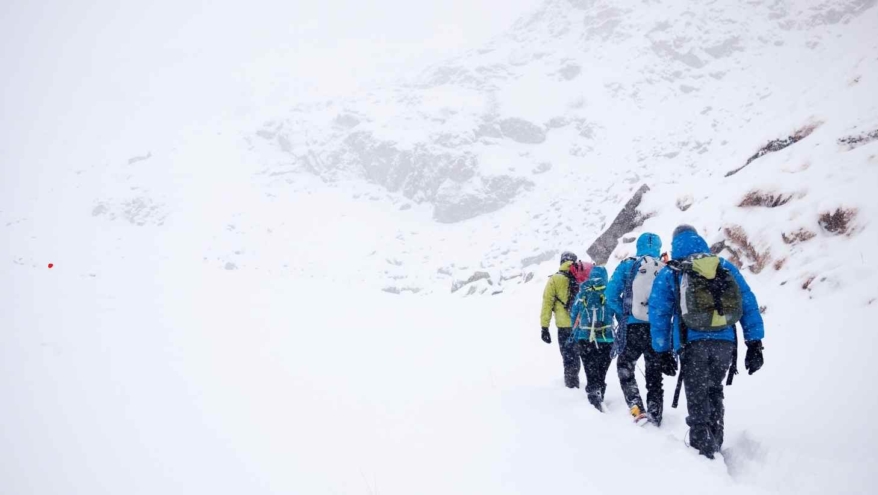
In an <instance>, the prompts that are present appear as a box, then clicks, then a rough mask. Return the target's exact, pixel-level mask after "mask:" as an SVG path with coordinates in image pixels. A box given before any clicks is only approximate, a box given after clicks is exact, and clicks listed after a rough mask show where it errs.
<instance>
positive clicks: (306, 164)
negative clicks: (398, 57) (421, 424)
mask: <svg viewBox="0 0 878 495" xmlns="http://www.w3.org/2000/svg"><path fill="white" fill-rule="evenodd" d="M874 6H875V2H871V1H837V2H826V1H810V2H748V3H747V4H746V5H740V4H737V3H734V2H714V3H710V4H693V3H688V2H685V3H684V2H646V3H644V2H633V1H632V2H601V1H587V2H573V1H566V0H553V1H548V2H546V3H544V4H543V5H542V7H540V8H539V9H537V10H536V11H535V12H534V13H533V14H531V15H529V16H526V17H525V18H523V19H521V20H520V21H519V22H518V23H517V24H516V25H515V26H514V28H513V29H512V30H511V31H510V32H509V33H507V34H506V35H504V36H501V37H499V38H498V39H496V40H494V41H493V42H492V43H490V44H489V45H487V46H485V47H482V48H480V49H476V50H473V51H471V52H469V53H466V54H464V55H462V56H461V57H459V58H457V59H454V60H449V61H447V62H445V63H443V64H440V65H437V66H435V67H433V68H431V69H429V70H427V71H426V72H425V73H423V74H421V75H420V76H418V77H415V78H414V79H413V80H411V81H408V82H405V83H402V84H400V85H399V86H397V87H393V88H385V89H384V90H380V91H375V92H372V93H369V94H365V95H359V96H356V97H352V98H351V99H349V100H346V101H334V102H326V103H325V104H322V105H311V106H300V107H297V108H296V109H294V110H293V111H292V112H291V113H290V114H289V115H288V116H285V117H281V118H278V119H275V120H273V121H272V122H271V123H269V124H266V126H265V127H264V128H263V129H262V130H260V131H258V132H257V133H256V135H258V136H259V137H258V138H254V147H255V149H258V150H264V149H265V147H264V145H265V143H270V145H271V146H272V147H273V148H274V149H275V152H276V153H275V156H276V158H270V159H269V160H268V161H269V166H268V168H267V170H268V171H270V170H273V169H274V170H284V171H290V172H304V173H309V174H314V175H317V176H319V177H320V178H321V179H322V180H324V181H327V182H329V183H333V182H335V181H338V180H350V179H365V180H367V181H369V182H371V183H373V184H376V185H378V186H380V187H382V188H384V189H386V190H387V191H389V192H390V193H391V194H392V195H394V196H396V195H398V196H397V197H399V198H400V199H399V200H398V201H402V203H403V204H405V199H408V200H410V201H411V202H413V203H414V204H419V203H420V204H425V205H429V206H430V208H431V209H432V217H433V219H435V220H437V221H439V222H460V221H463V220H467V219H471V220H469V221H468V222H464V223H461V224H460V228H459V230H458V232H460V234H459V237H458V236H455V237H457V238H458V239H461V241H458V246H456V248H457V249H456V251H457V252H455V253H453V254H451V253H447V254H446V252H444V251H446V249H444V248H443V247H441V246H440V247H438V249H437V247H436V246H435V245H434V246H430V247H429V248H428V249H429V255H430V258H431V261H432V262H434V263H435V262H436V260H437V259H438V260H441V261H440V262H445V263H455V264H456V265H472V264H473V263H477V264H478V265H479V266H477V267H475V268H474V267H471V266H470V267H467V268H466V269H465V270H460V271H459V273H456V270H455V268H456V267H449V268H447V269H446V270H445V271H444V272H445V273H452V272H455V276H456V277H457V278H458V279H462V280H466V279H469V278H472V277H473V276H475V272H476V271H483V272H485V273H487V272H490V271H492V270H498V271H500V272H501V274H499V275H496V276H495V277H494V278H493V280H492V284H491V285H488V281H487V280H488V279H487V278H486V277H484V276H482V278H483V279H484V280H485V281H484V282H482V283H483V284H484V286H483V287H481V288H480V289H478V292H496V291H497V289H498V288H497V284H500V283H501V279H508V278H511V277H516V275H517V273H516V272H517V271H519V272H520V271H521V269H522V268H523V267H522V266H521V265H522V263H521V261H522V260H526V259H528V258H531V257H532V256H540V255H541V253H545V254H544V255H543V256H544V257H546V256H548V253H552V252H556V251H558V250H559V249H561V248H562V247H568V246H570V247H576V248H577V249H578V250H580V251H584V249H585V247H587V245H588V244H589V243H590V242H591V241H592V240H594V238H596V237H597V235H598V234H599V233H600V232H601V230H602V229H603V228H604V226H605V224H607V223H608V222H609V221H610V220H612V218H613V217H614V216H615V214H616V212H617V211H618V208H620V207H621V204H623V203H624V202H625V201H626V200H627V199H628V197H630V195H631V194H632V193H633V191H634V190H635V189H636V188H637V187H639V186H640V185H641V184H646V185H648V186H649V187H651V188H652V191H653V192H651V193H650V194H649V195H648V197H647V205H651V206H650V207H651V208H653V209H654V210H655V211H654V216H653V218H652V219H651V220H650V221H648V222H647V223H646V224H645V225H644V227H643V228H651V229H657V228H658V227H659V226H661V227H662V228H664V229H666V230H665V231H667V229H668V227H667V226H668V225H670V224H671V223H673V222H677V221H689V222H693V223H696V224H698V223H699V222H700V225H698V226H699V228H702V229H705V231H707V229H710V230H711V231H713V229H716V232H717V234H716V235H715V236H714V237H715V239H713V241H715V242H717V243H719V242H723V241H726V240H727V241H728V242H727V245H728V246H729V248H730V249H732V250H734V253H737V254H734V253H732V252H730V251H727V252H726V254H727V255H730V256H732V257H735V258H736V259H740V260H741V262H742V263H744V264H748V265H750V264H753V263H754V262H755V263H757V264H758V265H768V264H770V263H769V258H770V259H771V262H773V263H775V264H777V266H778V267H779V268H778V270H782V269H783V268H784V266H785V265H786V261H785V260H786V259H788V258H790V257H796V256H802V255H801V254H797V253H801V251H802V250H805V251H808V250H809V249H808V248H807V247H806V246H807V243H805V244H801V245H799V244H800V243H799V242H784V241H783V240H782V239H783V237H782V236H781V234H784V235H786V236H787V237H789V235H794V234H791V233H794V232H798V231H800V230H802V231H805V232H808V233H809V234H805V236H806V237H807V236H810V235H811V234H814V235H817V234H823V235H826V236H829V237H831V236H832V235H833V234H834V233H832V232H828V231H826V230H825V229H821V227H820V220H819V217H820V216H821V215H826V214H830V215H831V214H834V212H835V211H853V210H857V212H858V213H857V214H856V216H857V218H858V219H859V220H857V221H858V222H860V223H861V224H862V223H863V222H866V219H867V218H869V216H870V213H871V210H870V208H869V205H868V201H867V198H866V197H865V196H864V195H865V191H864V189H863V188H862V187H857V184H862V183H863V181H862V180H857V179H856V178H857V177H860V178H861V179H863V178H865V177H862V175H861V174H866V175H867V176H868V178H870V179H871V178H874V168H873V167H871V166H870V165H869V164H870V163H874V160H875V158H874V154H875V151H874V144H873V145H869V144H864V145H863V146H862V147H861V148H856V149H850V147H848V146H845V145H844V140H845V139H847V137H848V136H849V135H859V134H863V135H865V136H867V135H868V133H869V132H874V130H875V129H878V120H876V117H875V115H876V114H878V111H876V110H878V107H876V98H875V96H874V94H875V91H874V88H875V87H876V86H875V85H876V83H878V82H876V60H875V57H874V56H869V53H875V51H876V49H878V40H876V37H875V36H874V32H875V28H876V26H878V20H876V19H878V13H876V12H878V10H876V9H874V8H872V7H874ZM804 128H808V129H812V128H813V129H816V130H815V131H814V133H813V135H809V136H808V137H807V138H805V139H803V140H802V141H801V142H796V143H795V144H794V145H793V146H790V147H789V148H787V149H783V150H781V151H778V152H776V153H775V154H773V155H766V156H760V157H759V158H758V160H755V161H754V162H753V164H752V165H750V167H749V168H747V169H745V170H743V171H742V172H741V173H739V174H737V175H735V176H730V177H728V178H726V177H725V175H726V174H727V173H729V172H731V171H733V170H736V169H738V168H739V167H742V166H744V165H745V163H747V159H748V157H751V156H753V155H754V153H757V151H758V150H760V149H761V148H762V147H764V146H765V145H766V143H770V142H772V141H781V140H785V139H787V138H789V137H790V136H794V135H796V133H797V132H799V131H800V130H801V129H804ZM864 133H865V134H864ZM266 140H267V141H266ZM263 153H269V152H268V151H263ZM266 156H268V155H266ZM760 191H762V192H765V193H767V194H771V193H773V192H776V193H777V194H782V195H792V196H794V197H795V198H796V201H793V202H792V203H791V204H790V205H788V206H787V205H784V206H781V207H779V208H777V209H769V208H759V207H753V206H750V207H748V206H746V205H745V206H739V205H740V204H741V203H742V201H744V198H745V197H746V196H747V195H748V194H751V193H754V194H756V193H758V192H760ZM840 191H845V193H844V194H843V195H840V194H839V192H840ZM834 198H837V199H836V200H835V201H833V199H834ZM841 198H844V200H843V201H842V200H841ZM676 202H680V203H681V204H685V205H686V211H685V212H683V211H678V210H677V209H676V208H675V207H674V206H673V205H674V203H676ZM406 208H408V206H406ZM802 209H808V210H809V211H808V213H807V214H806V213H803V212H802V211H801V210H802ZM498 210H499V211H498ZM491 212H494V213H491ZM756 212H758V213H756ZM489 213H491V214H490V215H488V214H489ZM787 213H788V214H789V216H787ZM402 215H406V213H403V214H402ZM757 219H758V220H757ZM766 222H767V225H765V226H763V223H766ZM788 224H789V225H788ZM494 225H502V227H499V230H500V231H499V232H497V235H496V236H495V237H494V242H493V243H491V245H490V246H476V245H472V246H464V245H463V244H466V242H465V241H463V240H462V239H469V238H472V236H473V234H474V233H476V232H484V230H485V229H494ZM671 228H672V227H671ZM739 228H740V229H743V231H744V232H747V233H748V243H750V244H751V246H750V247H742V246H738V247H737V248H735V247H734V244H735V241H734V240H732V239H730V238H732V237H738V238H740V237H741V234H740V233H739V234H738V235H730V233H734V232H738V231H739V230H738V229H739ZM861 230H862V228H859V229H856V232H860V231H861ZM848 234H850V233H848ZM851 235H854V234H851ZM739 244H741V243H739ZM769 245H770V246H771V248H769V247H768V246H769ZM409 249H411V248H410V247H409ZM815 250H816V248H815ZM461 251H464V254H459V253H460V252H461ZM628 251H629V250H628V249H627V247H626V246H624V245H623V246H622V247H620V248H619V252H618V254H617V257H622V256H624V255H626V254H627V253H628ZM765 252H771V254H770V255H765V256H761V255H760V254H758V253H765ZM759 257H762V259H761V261H760V260H755V259H753V258H759ZM461 258H464V260H466V261H464V260H461ZM445 263H443V264H445ZM523 264H525V265H526V264H527V263H526V262H525V263H523ZM796 265H797V264H796V263H791V264H790V265H786V266H787V268H790V267H793V266H796ZM763 268H764V267H762V266H760V267H759V270H757V271H761V270H762V269H763ZM796 269H797V268H796ZM438 275H439V276H440V277H441V276H442V273H440V274H438ZM524 275H525V276H526V274H524ZM797 276H798V275H797ZM801 276H806V275H801ZM412 277H414V278H419V279H421V280H420V281H418V282H416V283H414V284H415V285H424V284H425V283H426V284H429V282H428V281H425V280H423V279H424V277H423V276H421V277H417V276H414V275H412V274H411V272H410V271H409V275H408V277H407V278H412ZM523 278H524V277H522V278H517V279H518V280H521V279H523Z"/></svg>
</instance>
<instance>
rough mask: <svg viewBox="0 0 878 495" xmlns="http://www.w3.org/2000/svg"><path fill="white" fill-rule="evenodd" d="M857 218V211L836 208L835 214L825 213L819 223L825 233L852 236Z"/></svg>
mask: <svg viewBox="0 0 878 495" xmlns="http://www.w3.org/2000/svg"><path fill="white" fill-rule="evenodd" d="M856 216H857V210H855V209H851V208H836V210H835V211H834V212H828V211H827V212H823V213H822V214H821V215H820V220H819V221H818V223H819V224H820V227H821V228H822V229H823V230H824V231H826V232H828V233H830V234H835V235H843V234H848V235H850V234H852V233H853V232H854V231H855V229H854V228H852V224H853V220H854V218H856Z"/></svg>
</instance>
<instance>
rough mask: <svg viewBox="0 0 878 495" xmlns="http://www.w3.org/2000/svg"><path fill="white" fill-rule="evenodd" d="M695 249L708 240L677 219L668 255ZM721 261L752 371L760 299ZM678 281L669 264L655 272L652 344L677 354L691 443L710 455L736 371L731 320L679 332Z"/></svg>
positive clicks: (759, 333) (704, 250) (703, 248)
mask: <svg viewBox="0 0 878 495" xmlns="http://www.w3.org/2000/svg"><path fill="white" fill-rule="evenodd" d="M695 254H710V250H709V248H708V246H707V242H705V240H704V239H703V238H702V237H701V236H700V235H698V233H697V232H696V230H695V228H693V227H692V226H690V225H680V226H679V227H677V228H676V229H675V230H674V235H673V239H672V241H671V257H672V259H673V260H676V261H681V260H685V259H687V258H690V257H691V256H692V255H695ZM672 263H673V261H672ZM719 266H720V267H722V268H723V269H725V270H727V271H728V272H729V273H730V274H731V275H732V276H733V277H734V280H735V282H737V284H738V286H739V287H740V291H741V306H742V309H743V313H742V316H741V319H740V321H739V323H740V324H741V327H742V328H743V334H744V341H745V342H746V345H747V355H746V357H745V359H744V366H745V368H746V369H747V370H748V371H749V372H750V374H751V375H752V374H753V373H755V372H756V371H757V370H759V369H760V368H761V367H762V365H763V362H764V360H763V356H762V338H763V336H764V333H765V331H764V328H763V323H762V315H761V314H760V313H759V304H758V303H757V302H756V296H755V295H754V294H753V291H751V290H750V286H749V285H747V282H746V281H745V280H744V277H743V276H742V275H741V272H740V271H738V268H737V267H736V266H735V265H733V264H732V263H730V262H729V261H727V260H725V259H723V258H719ZM680 281H681V274H680V272H678V271H675V270H673V269H672V267H671V266H668V267H665V268H663V269H662V271H661V272H659V275H658V277H657V278H656V279H655V282H654V283H653V287H652V294H651V296H650V299H649V323H650V331H651V333H652V347H653V349H654V350H655V351H656V352H658V353H664V355H669V353H671V352H675V353H676V354H677V355H678V356H679V357H680V366H681V368H680V374H681V378H682V380H683V385H684V388H685V389H686V402H687V405H688V413H689V416H688V417H687V418H686V423H687V424H688V425H689V427H690V430H689V444H690V446H692V447H693V448H695V449H697V450H698V451H699V453H700V454H701V455H704V456H706V457H708V458H711V459H713V456H714V453H716V452H718V451H719V450H720V448H721V447H722V443H723V425H724V417H723V416H724V408H723V377H725V375H726V372H727V371H730V367H731V368H733V369H732V371H730V373H735V372H736V370H734V362H733V360H734V357H735V356H737V350H736V349H737V337H736V334H735V326H734V325H732V326H729V327H726V328H724V329H719V330H718V331H710V332H702V331H696V330H692V329H688V328H683V330H684V331H683V332H681V320H682V316H681V312H680V303H679V302H678V301H679V300H680V293H679V287H680ZM681 333H682V334H683V338H682V339H681Z"/></svg>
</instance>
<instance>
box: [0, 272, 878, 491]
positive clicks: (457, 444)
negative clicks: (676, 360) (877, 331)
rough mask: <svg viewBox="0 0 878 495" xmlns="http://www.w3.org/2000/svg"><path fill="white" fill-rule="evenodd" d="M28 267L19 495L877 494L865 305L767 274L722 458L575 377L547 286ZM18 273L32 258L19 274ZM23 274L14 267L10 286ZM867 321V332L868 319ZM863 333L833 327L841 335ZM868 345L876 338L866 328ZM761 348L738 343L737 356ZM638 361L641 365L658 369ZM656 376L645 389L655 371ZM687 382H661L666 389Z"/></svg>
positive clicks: (10, 468) (17, 430)
mask: <svg viewBox="0 0 878 495" xmlns="http://www.w3.org/2000/svg"><path fill="white" fill-rule="evenodd" d="M59 268H60V269H53V270H47V269H45V268H43V269H40V270H33V271H32V273H31V275H32V277H33V278H32V283H33V285H32V287H31V288H30V289H31V290H29V291H16V292H14V293H13V294H12V300H11V301H10V302H11V304H12V307H13V308H15V311H14V312H13V317H14V319H13V321H12V325H11V327H9V328H7V330H6V331H5V332H3V333H2V336H0V339H2V341H0V349H2V351H0V352H2V358H0V370H2V372H0V390H2V393H3V397H4V404H5V405H4V407H3V409H2V418H3V421H2V423H3V424H4V425H5V427H4V429H3V430H2V436H0V453H2V457H3V459H2V468H0V471H2V476H0V479H2V480H3V482H2V485H3V487H4V488H3V491H4V492H5V493H39V494H48V493H82V494H98V493H107V494H110V493H129V494H134V493H144V494H146V493H193V492H199V493H200V492H211V493H370V494H374V493H382V494H391V493H400V494H402V493H552V492H555V491H569V490H571V489H576V490H583V491H587V492H590V493H611V492H615V491H618V490H620V489H623V488H622V487H625V486H629V487H630V488H629V489H632V490H645V489H647V488H648V487H649V486H650V485H649V484H648V483H650V482H652V483H654V485H652V486H653V488H650V490H651V491H654V492H656V493H704V492H705V490H707V491H709V492H711V493H795V494H801V493H832V492H843V493H871V491H872V486H873V485H874V483H875V481H876V475H875V472H874V470H873V467H874V466H875V462H876V455H875V453H874V450H873V449H872V446H873V445H874V444H875V440H876V438H875V430H874V428H873V427H872V426H870V425H869V423H868V422H866V421H864V412H865V411H871V410H874V409H875V407H876V395H875V394H874V393H872V392H873V387H872V385H871V384H870V379H871V378H872V377H873V376H874V372H873V370H872V369H871V365H870V356H871V350H872V349H874V348H875V346H876V344H878V342H876V337H875V336H874V334H873V333H872V332H861V331H860V328H858V327H859V324H862V323H863V322H865V321H867V320H866V317H867V313H866V310H868V309H869V308H866V309H864V310H863V311H860V312H856V311H852V312H849V314H848V315H846V316H845V317H844V318H843V319H840V318H839V317H838V315H837V313H836V312H833V311H827V310H826V308H827V307H829V308H831V307H838V305H841V304H843V301H842V300H841V299H842V298H840V297H839V298H833V297H827V298H826V299H824V300H823V301H821V303H820V304H819V305H814V306H804V305H802V304H801V303H800V302H799V301H798V300H797V299H796V297H795V295H794V294H791V293H795V292H796V291H798V290H799V289H794V288H780V289H779V290H768V288H767V287H760V285H759V284H758V283H757V284H756V287H755V289H756V291H757V295H758V296H759V297H760V302H761V303H763V304H767V305H768V306H769V308H770V309H769V311H768V313H767V314H766V327H767V337H766V341H765V342H766V366H765V368H764V369H763V370H761V371H760V372H759V373H757V374H756V375H753V376H746V375H742V376H739V377H738V378H737V379H736V381H735V385H734V386H733V387H731V388H728V389H727V393H726V397H727V400H726V403H727V408H728V410H727V447H728V448H729V449H730V451H729V452H730V453H729V454H728V455H727V456H726V459H725V464H723V461H721V460H717V461H715V462H711V461H707V460H705V459H704V458H700V457H699V456H698V455H697V454H696V453H695V452H694V451H693V450H690V449H687V448H686V447H685V446H684V445H683V442H682V438H683V435H684V433H685V423H684V417H685V415H684V413H683V411H684V410H685V409H682V408H683V407H685V401H684V402H683V404H681V409H679V410H670V408H669V404H668V406H666V407H668V408H669V409H668V412H667V413H666V422H665V425H664V426H663V427H662V428H661V429H657V430H656V429H641V428H638V427H636V426H634V425H632V424H631V423H630V421H629V419H628V417H627V412H626V410H625V409H626V408H625V405H624V403H623V400H622V395H621V391H620V390H619V386H618V380H617V379H616V376H615V367H613V368H611V373H610V375H609V384H610V386H609V390H608V401H609V413H608V414H605V415H601V414H599V413H598V412H596V411H595V410H593V409H592V408H591V406H589V405H588V403H587V401H586V399H585V395H584V393H583V392H582V391H570V390H567V389H565V388H564V387H563V384H562V380H561V372H560V371H561V365H560V357H559V355H558V351H557V347H556V344H555V343H553V345H552V346H551V347H550V346H547V345H545V344H543V343H542V342H541V341H540V340H539V336H538V328H537V327H538V325H536V322H537V314H538V311H539V298H540V291H541V287H539V286H538V284H528V285H524V286H522V287H521V289H520V290H518V291H517V292H515V293H514V294H507V295H504V296H500V297H495V298H474V299H467V300H459V299H455V298H451V297H446V296H432V297H429V298H423V297H413V296H409V297H400V296H395V295H390V294H383V293H380V292H378V293H376V292H375V291H374V289H371V288H361V287H359V286H357V285H351V286H348V287H344V288H343V289H342V290H341V291H339V287H338V285H329V284H326V283H322V282H316V281H302V280H295V279H292V278H287V279H284V278H270V277H256V276H253V275H251V274H248V273H246V272H244V271H216V270H213V269H204V268H203V267H197V266H196V267H194V268H193V267H185V266H176V267H174V268H173V269H171V268H169V267H167V266H165V267H157V266H154V267H153V269H138V268H136V267H134V268H132V267H127V268H126V267H124V266H121V265H120V266H118V267H116V268H118V271H114V273H112V274H111V275H108V276H106V277H103V278H97V277H95V278H90V277H80V276H77V275H76V274H73V273H70V272H69V271H66V270H65V269H64V268H63V267H59ZM16 269H20V270H23V269H25V268H21V267H17V268H16ZM7 275H9V274H8V273H6V274H4V277H5V276H7ZM851 323H853V324H854V325H853V326H850V324H851ZM842 324H845V325H847V327H846V328H847V329H848V330H847V332H844V333H842V332H839V331H837V330H836V328H837V327H838V326H839V325H842ZM851 334H854V335H857V336H858V337H857V338H856V339H854V340H849V338H846V336H848V337H849V336H850V335H851ZM741 359H743V356H742V357H741ZM641 366H642V364H641ZM640 382H641V383H642V382H643V380H642V379H641V380H640ZM673 384H674V383H673V379H672V378H666V380H665V388H666V391H667V395H668V398H667V399H668V400H667V402H668V403H669V401H670V393H671V390H672V389H673Z"/></svg>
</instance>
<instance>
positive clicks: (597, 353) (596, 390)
mask: <svg viewBox="0 0 878 495" xmlns="http://www.w3.org/2000/svg"><path fill="white" fill-rule="evenodd" d="M612 350H613V344H596V343H594V342H588V341H587V340H580V341H579V355H580V356H581V357H582V366H583V367H584V368H585V379H586V383H585V393H587V394H588V401H589V402H591V403H592V404H595V405H597V404H600V403H601V402H603V401H604V395H605V394H606V392H607V371H609V369H610V363H611V362H612V361H613V358H612V355H611V352H612Z"/></svg>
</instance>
